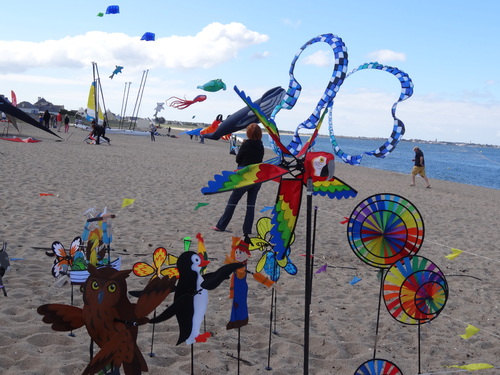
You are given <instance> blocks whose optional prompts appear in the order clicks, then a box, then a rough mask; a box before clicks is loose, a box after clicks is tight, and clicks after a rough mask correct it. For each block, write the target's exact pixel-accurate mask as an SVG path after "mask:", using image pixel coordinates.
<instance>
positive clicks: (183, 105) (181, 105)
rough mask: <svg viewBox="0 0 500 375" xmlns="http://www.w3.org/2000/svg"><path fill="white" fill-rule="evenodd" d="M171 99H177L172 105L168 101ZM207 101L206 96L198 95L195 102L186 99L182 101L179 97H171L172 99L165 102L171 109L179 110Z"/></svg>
mask: <svg viewBox="0 0 500 375" xmlns="http://www.w3.org/2000/svg"><path fill="white" fill-rule="evenodd" d="M170 99H175V100H172V101H171V102H170V103H168V101H169V100H170ZM206 99H207V96H206V95H198V96H196V97H195V98H194V99H193V100H187V99H186V98H184V99H181V98H178V97H177V96H171V97H170V98H168V99H167V100H165V102H166V103H167V105H168V106H169V107H174V108H177V109H186V108H187V107H189V106H190V105H192V104H194V103H198V102H203V101H205V100H206Z"/></svg>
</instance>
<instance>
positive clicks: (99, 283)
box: [37, 265, 176, 375]
mask: <svg viewBox="0 0 500 375" xmlns="http://www.w3.org/2000/svg"><path fill="white" fill-rule="evenodd" d="M88 271H89V277H88V279H87V281H86V282H85V284H84V286H83V290H84V292H83V303H84V305H83V309H81V308H79V307H75V306H69V305H60V304H47V305H42V306H40V307H38V309H37V311H38V313H39V314H40V315H43V321H44V322H45V323H49V324H52V329H54V330H55V331H70V330H73V329H76V328H80V327H82V326H85V327H86V328H87V332H88V333H89V335H90V337H91V338H92V340H93V341H94V342H95V343H96V344H97V345H98V346H99V347H100V348H101V350H100V351H99V352H98V353H97V355H96V356H95V357H94V358H93V359H92V360H91V361H90V363H89V364H88V366H87V367H86V368H85V370H84V371H83V373H82V374H83V375H90V374H95V373H97V372H98V371H100V370H102V369H103V368H104V367H105V366H107V365H108V364H112V365H113V366H114V367H116V368H119V367H120V366H121V365H123V370H124V373H125V374H126V375H133V374H140V373H141V372H143V371H148V366H147V364H146V361H145V359H144V357H143V355H142V354H141V351H140V349H139V347H138V346H137V344H136V339H137V333H138V329H139V326H140V325H143V324H146V323H147V322H148V321H149V319H148V318H147V317H146V316H147V315H148V314H149V313H151V312H152V311H153V310H154V309H155V308H156V307H157V306H158V305H159V304H160V303H161V302H162V301H163V300H164V299H165V298H166V297H167V295H168V294H169V293H170V292H171V291H172V289H173V287H174V284H175V281H176V280H175V279H169V278H167V277H164V278H162V279H159V278H156V279H154V280H151V281H150V282H149V284H148V285H147V286H146V288H145V289H144V291H143V292H142V293H141V295H140V297H139V299H138V300H137V304H135V303H131V302H130V301H129V299H128V297H127V283H126V278H127V277H128V275H129V274H130V272H131V271H132V270H126V271H117V270H115V269H114V268H111V267H102V268H96V267H94V266H92V265H89V268H88Z"/></svg>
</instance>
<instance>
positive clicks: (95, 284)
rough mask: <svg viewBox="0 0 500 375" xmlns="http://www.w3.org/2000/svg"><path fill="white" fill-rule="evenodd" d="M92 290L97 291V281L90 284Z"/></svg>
mask: <svg viewBox="0 0 500 375" xmlns="http://www.w3.org/2000/svg"><path fill="white" fill-rule="evenodd" d="M90 285H91V287H92V289H94V290H97V289H99V283H98V282H97V281H92V284H90Z"/></svg>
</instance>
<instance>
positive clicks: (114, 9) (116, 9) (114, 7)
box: [106, 5, 120, 14]
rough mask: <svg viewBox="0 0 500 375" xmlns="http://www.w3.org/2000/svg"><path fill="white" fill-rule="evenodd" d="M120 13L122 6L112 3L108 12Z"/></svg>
mask: <svg viewBox="0 0 500 375" xmlns="http://www.w3.org/2000/svg"><path fill="white" fill-rule="evenodd" d="M118 13H120V7H119V6H118V5H110V6H108V8H107V9H106V14H118Z"/></svg>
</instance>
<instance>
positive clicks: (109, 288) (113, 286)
mask: <svg viewBox="0 0 500 375" xmlns="http://www.w3.org/2000/svg"><path fill="white" fill-rule="evenodd" d="M108 291H109V292H111V293H114V292H116V284H114V283H113V284H109V285H108Z"/></svg>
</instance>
